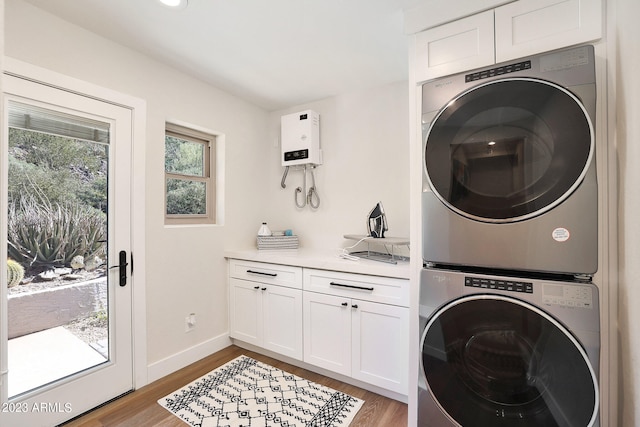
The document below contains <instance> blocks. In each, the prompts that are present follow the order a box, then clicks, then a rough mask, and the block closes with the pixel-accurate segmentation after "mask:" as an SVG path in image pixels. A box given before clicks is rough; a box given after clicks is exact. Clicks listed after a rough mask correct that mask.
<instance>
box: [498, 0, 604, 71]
mask: <svg viewBox="0 0 640 427" xmlns="http://www.w3.org/2000/svg"><path fill="white" fill-rule="evenodd" d="M495 20H496V62H502V61H508V60H511V59H516V58H521V57H523V56H527V55H532V54H536V53H542V52H547V51H550V50H554V49H559V48H562V47H566V46H571V45H575V44H580V43H586V42H589V41H592V40H596V39H599V38H600V37H602V0H520V1H517V2H514V3H510V4H507V5H505V6H501V7H499V8H497V9H496V10H495Z"/></svg>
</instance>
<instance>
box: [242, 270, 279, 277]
mask: <svg viewBox="0 0 640 427" xmlns="http://www.w3.org/2000/svg"><path fill="white" fill-rule="evenodd" d="M247 273H249V274H259V275H261V276H270V277H276V276H277V275H278V273H264V272H262V271H254V270H247Z"/></svg>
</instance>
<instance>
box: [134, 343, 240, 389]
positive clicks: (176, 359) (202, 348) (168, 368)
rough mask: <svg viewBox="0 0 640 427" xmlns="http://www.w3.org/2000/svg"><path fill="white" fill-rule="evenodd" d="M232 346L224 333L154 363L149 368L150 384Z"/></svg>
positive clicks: (148, 377)
mask: <svg viewBox="0 0 640 427" xmlns="http://www.w3.org/2000/svg"><path fill="white" fill-rule="evenodd" d="M231 344H232V342H231V340H230V339H229V334H228V333H224V334H221V335H218V336H217V337H213V338H211V339H209V340H207V341H204V342H202V343H200V344H197V345H195V346H193V347H190V348H188V349H186V350H183V351H181V352H179V353H176V354H173V355H171V356H169V357H166V358H164V359H162V360H158V361H157V362H153V363H151V364H149V365H148V366H147V379H148V383H152V382H154V381H156V380H159V379H160V378H162V377H165V376H167V375H169V374H171V373H173V372H175V371H177V370H179V369H182V368H184V367H185V366H189V365H190V364H192V363H195V362H197V361H198V360H200V359H202V358H204V357H207V356H209V355H211V354H213V353H215V352H217V351H220V350H222V349H223V348H226V347H229V346H230V345H231Z"/></svg>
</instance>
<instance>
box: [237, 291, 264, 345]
mask: <svg viewBox="0 0 640 427" xmlns="http://www.w3.org/2000/svg"><path fill="white" fill-rule="evenodd" d="M262 325H263V323H262V291H261V290H260V284H258V283H256V282H249V281H246V280H238V279H229V335H230V336H231V337H232V338H237V339H239V340H242V341H245V342H247V343H250V344H254V345H262V336H263V332H262Z"/></svg>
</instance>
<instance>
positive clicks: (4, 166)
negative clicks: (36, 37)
mask: <svg viewBox="0 0 640 427" xmlns="http://www.w3.org/2000/svg"><path fill="white" fill-rule="evenodd" d="M3 89H4V97H3V110H4V129H3V139H2V145H1V150H0V158H1V159H2V163H1V164H0V169H1V171H2V173H1V175H0V183H1V184H2V185H1V186H0V189H1V197H0V201H1V206H0V208H1V209H0V211H2V212H3V213H4V212H9V214H8V215H7V216H6V217H5V216H4V215H3V217H2V218H1V219H0V235H2V236H5V237H4V238H5V239H6V241H5V242H4V243H2V244H0V255H1V256H0V258H1V259H7V257H12V258H18V259H17V260H15V261H17V262H18V264H21V266H22V269H23V270H24V272H23V273H24V274H26V275H27V276H31V277H28V278H27V279H31V282H30V283H29V284H24V282H25V279H23V281H22V283H21V284H15V283H12V284H13V285H14V286H12V288H8V285H9V283H8V280H9V277H8V274H10V273H11V274H13V272H14V269H15V268H16V267H15V264H14V265H12V266H11V267H9V265H8V264H7V265H4V263H1V264H2V266H1V267H0V279H1V280H0V296H2V298H1V299H0V300H1V305H0V325H1V327H0V338H1V340H0V350H1V351H0V372H1V373H2V376H1V377H0V378H1V388H0V397H1V404H2V408H1V409H2V410H1V411H0V425H7V426H50V425H56V424H59V423H60V422H63V421H65V420H68V419H70V418H73V417H75V416H78V415H80V414H82V413H83V412H86V411H87V410H89V409H91V408H93V407H95V406H97V405H99V404H101V403H103V402H105V401H107V400H109V399H111V398H114V397H116V396H119V395H121V394H123V393H126V392H127V391H129V390H131V389H132V388H133V355H132V332H131V331H132V283H131V273H132V259H131V257H130V253H131V252H130V248H131V241H130V240H131V239H130V232H131V226H130V218H131V206H130V204H131V194H130V193H131V191H130V190H131V150H132V145H131V140H132V112H131V110H129V109H127V108H123V107H120V106H116V105H113V104H110V103H106V102H103V101H100V100H96V99H93V98H90V97H85V96H82V95H79V94H76V93H72V92H69V91H65V90H61V89H58V88H54V87H50V86H47V85H43V84H39V83H35V82H32V81H28V80H25V79H21V78H18V77H14V76H5V78H4V80H3ZM65 153H66V155H67V157H66V158H63V159H62V160H60V157H61V156H64V155H65ZM55 162H58V163H57V166H56V167H57V169H56V168H52V167H51V163H55ZM60 162H62V163H60ZM64 162H66V163H64ZM61 164H62V166H61ZM68 179H69V180H70V181H67V180H68ZM45 219H46V220H45ZM47 220H48V221H49V224H43V222H47ZM29 221H32V222H29ZM47 227H49V228H47ZM72 255H73V256H72ZM78 255H79V256H78ZM10 270H11V271H10ZM18 270H20V269H19V268H18ZM63 276H66V277H67V278H69V276H71V278H72V279H73V277H75V279H73V280H69V283H70V284H68V285H67V284H65V282H62V280H63ZM11 277H13V276H11ZM45 279H52V280H50V282H54V281H59V282H60V283H61V284H59V285H58V286H56V287H55V289H53V288H52V287H50V286H51V285H50V284H47V283H46V282H45ZM87 283H88V289H89V290H88V291H87V288H86V287H85V286H86V285H87ZM16 287H18V288H17V289H18V290H19V291H20V292H19V293H20V294H22V295H18V296H16V294H15V292H14V291H15V289H16ZM30 287H33V288H30ZM76 288H78V289H80V291H77V289H76ZM59 291H64V292H65V293H64V294H62V296H56V295H57V292H59ZM76 291H77V292H76ZM87 292H89V293H93V295H92V297H91V298H90V299H89V300H87V299H83V298H84V297H83V296H82V295H83V294H86V293H87ZM10 293H11V295H10ZM42 293H45V294H46V298H44V299H43V298H38V297H41V296H42V295H41V294H42ZM24 295H28V298H27V300H33V301H32V302H28V301H27V302H25V301H23V298H22V297H23V296H24ZM18 299H19V300H20V302H19V304H17V303H16V300H18ZM76 299H77V301H76ZM69 300H71V301H72V302H75V304H71V305H68V303H69ZM16 304H17V305H16ZM87 306H88V308H89V310H87V311H85V312H84V313H80V314H78V315H77V316H76V315H75V314H72V313H71V312H72V311H74V310H75V309H76V308H78V307H85V308H86V307H87ZM92 309H93V310H92ZM29 313H31V314H29ZM74 316H75V317H74ZM66 317H74V319H71V321H70V322H67V323H64V324H62V325H60V324H59V320H60V319H63V320H64V321H66V320H69V319H66ZM56 319H57V320H58V322H56ZM77 319H83V321H84V322H89V323H90V322H93V321H94V320H95V321H101V322H103V327H102V328H103V329H102V330H101V331H99V332H102V333H104V337H103V338H102V339H100V340H99V341H98V342H94V343H91V342H90V340H91V338H89V339H87V342H85V341H84V340H83V339H82V338H80V337H79V336H77V335H76V334H75V333H74V332H73V331H74V330H73V328H72V327H71V326H70V325H71V324H72V323H73V322H74V321H76V320H77ZM77 329H78V330H81V329H82V327H77ZM86 329H87V328H86V327H85V332H86Z"/></svg>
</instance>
